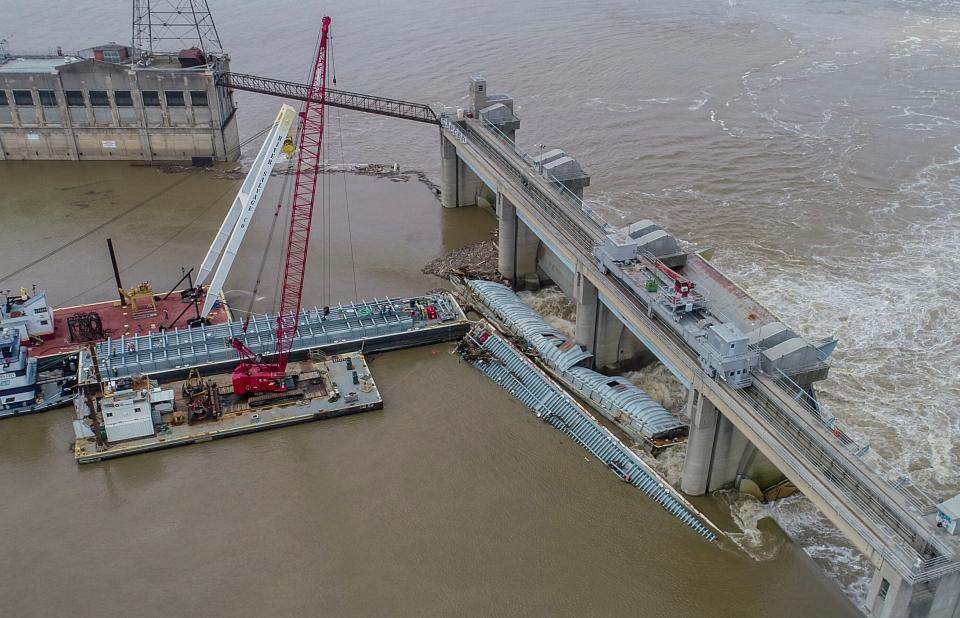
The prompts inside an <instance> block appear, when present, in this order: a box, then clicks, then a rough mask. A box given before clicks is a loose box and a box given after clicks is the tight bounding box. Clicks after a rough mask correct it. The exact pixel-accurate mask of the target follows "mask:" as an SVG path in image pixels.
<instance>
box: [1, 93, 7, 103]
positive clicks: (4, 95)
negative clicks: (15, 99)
mask: <svg viewBox="0 0 960 618" xmlns="http://www.w3.org/2000/svg"><path fill="white" fill-rule="evenodd" d="M0 105H7V91H6V90H0Z"/></svg>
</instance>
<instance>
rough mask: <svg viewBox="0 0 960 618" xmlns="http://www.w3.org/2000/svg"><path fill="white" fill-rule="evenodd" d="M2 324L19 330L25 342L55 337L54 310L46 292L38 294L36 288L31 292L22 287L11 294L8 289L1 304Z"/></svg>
mask: <svg viewBox="0 0 960 618" xmlns="http://www.w3.org/2000/svg"><path fill="white" fill-rule="evenodd" d="M0 325H2V326H3V327H5V328H11V329H15V330H17V331H18V332H19V333H20V341H21V342H23V343H28V342H31V341H33V342H37V341H42V340H44V339H49V338H51V337H53V330H54V322H53V311H51V310H50V305H49V304H48V303H47V294H46V292H42V291H41V292H40V293H39V294H38V293H37V292H36V289H34V293H33V294H30V293H29V292H27V289H26V288H20V293H19V294H17V295H11V294H10V291H9V290H7V291H6V294H5V298H4V299H3V302H2V304H0Z"/></svg>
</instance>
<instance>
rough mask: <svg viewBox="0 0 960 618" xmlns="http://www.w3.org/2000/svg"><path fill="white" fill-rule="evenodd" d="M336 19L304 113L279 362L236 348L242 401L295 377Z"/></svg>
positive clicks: (326, 26)
mask: <svg viewBox="0 0 960 618" xmlns="http://www.w3.org/2000/svg"><path fill="white" fill-rule="evenodd" d="M329 31H330V18H329V17H324V18H323V22H322V29H321V31H320V45H319V47H318V48H317V58H316V60H315V62H314V64H313V75H312V77H311V79H310V88H309V90H308V91H307V94H308V96H307V101H306V104H305V105H304V109H303V111H302V112H300V137H299V145H298V152H297V174H296V177H295V182H294V190H293V201H292V203H291V205H290V232H289V235H288V237H287V255H286V260H285V262H284V267H283V291H282V293H281V296H280V312H279V314H278V315H277V357H276V361H275V362H273V363H264V362H263V361H262V360H261V359H260V358H259V357H255V356H252V353H251V352H250V350H249V349H248V348H247V347H246V346H245V345H244V343H243V342H242V341H240V340H239V339H235V340H234V341H233V347H234V348H235V349H236V350H237V352H238V353H239V354H240V356H241V359H242V360H241V361H240V364H239V365H237V367H236V369H234V371H233V390H234V392H235V393H237V394H238V395H245V394H250V393H260V392H263V391H286V390H287V389H288V388H290V387H291V386H290V385H291V383H295V380H293V381H291V378H290V376H287V375H286V369H287V359H288V357H289V355H290V349H291V348H292V347H293V339H294V337H295V336H296V334H297V326H298V325H299V322H300V301H301V296H302V294H303V278H304V274H305V272H306V265H307V249H308V248H309V245H310V227H311V223H312V221H313V205H314V202H315V200H316V192H317V179H318V178H319V175H320V155H321V152H322V148H323V121H324V111H325V109H326V97H327V43H328V41H329Z"/></svg>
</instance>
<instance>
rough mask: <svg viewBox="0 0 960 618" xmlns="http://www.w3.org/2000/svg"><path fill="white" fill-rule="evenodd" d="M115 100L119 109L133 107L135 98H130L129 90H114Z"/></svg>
mask: <svg viewBox="0 0 960 618" xmlns="http://www.w3.org/2000/svg"><path fill="white" fill-rule="evenodd" d="M113 100H114V102H116V104H117V107H133V97H131V96H130V91H129V90H114V91H113Z"/></svg>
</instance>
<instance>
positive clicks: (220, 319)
mask: <svg viewBox="0 0 960 618" xmlns="http://www.w3.org/2000/svg"><path fill="white" fill-rule="evenodd" d="M156 304H157V310H156V312H155V313H154V312H145V313H144V314H140V316H139V317H138V316H137V315H135V312H134V311H133V308H132V307H131V305H129V304H127V305H121V304H120V301H119V300H114V301H105V302H100V303H90V304H87V305H76V306H73V307H61V308H59V309H54V310H53V324H54V330H53V335H51V336H50V337H48V338H46V339H42V340H39V341H37V340H35V343H33V344H31V346H30V355H31V356H33V357H34V358H43V357H45V356H59V355H63V354H72V353H74V352H76V351H77V349H78V348H80V347H81V346H83V345H86V342H85V341H71V339H70V328H69V325H68V324H67V320H69V319H70V318H71V317H73V316H75V315H77V314H96V315H97V316H98V317H99V320H100V323H101V324H102V330H103V336H102V337H97V338H95V339H93V341H104V340H106V339H119V338H121V337H133V336H137V335H151V334H156V333H159V332H161V330H160V329H161V327H162V328H163V329H164V330H173V329H177V328H180V329H183V328H187V327H188V323H189V322H190V320H191V319H193V318H195V317H196V312H195V311H194V310H193V309H192V308H190V307H189V305H190V304H191V303H190V302H185V301H183V300H181V297H180V292H173V293H172V294H170V295H169V296H168V297H167V298H166V299H164V297H162V296H157V297H156ZM184 309H186V312H184ZM147 314H152V315H147ZM208 317H209V324H211V325H217V324H225V323H227V322H230V321H231V320H232V319H233V316H232V314H231V313H230V308H229V307H228V306H227V304H226V303H225V302H224V301H223V299H222V298H221V299H220V302H219V303H217V305H216V306H215V307H214V309H213V310H212V311H211V312H210V314H209V316H208Z"/></svg>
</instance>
